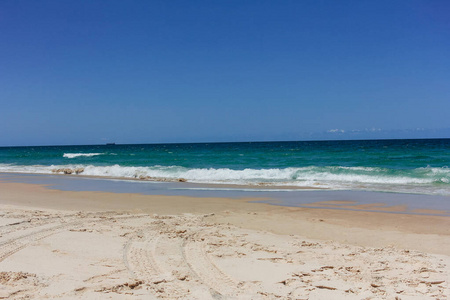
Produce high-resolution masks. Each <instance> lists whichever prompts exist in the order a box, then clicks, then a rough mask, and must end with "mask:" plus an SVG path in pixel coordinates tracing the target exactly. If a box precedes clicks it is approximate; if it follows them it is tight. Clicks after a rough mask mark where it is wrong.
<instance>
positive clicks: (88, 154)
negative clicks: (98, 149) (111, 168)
mask: <svg viewBox="0 0 450 300" xmlns="http://www.w3.org/2000/svg"><path fill="white" fill-rule="evenodd" d="M102 154H105V153H64V155H63V157H65V158H75V157H80V156H84V157H91V156H97V155H102Z"/></svg>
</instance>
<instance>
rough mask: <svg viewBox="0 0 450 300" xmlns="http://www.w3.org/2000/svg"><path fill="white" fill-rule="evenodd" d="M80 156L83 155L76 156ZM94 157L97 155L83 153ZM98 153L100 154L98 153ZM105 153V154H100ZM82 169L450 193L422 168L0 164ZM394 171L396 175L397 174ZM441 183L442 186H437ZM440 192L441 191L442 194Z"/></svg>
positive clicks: (441, 176)
mask: <svg viewBox="0 0 450 300" xmlns="http://www.w3.org/2000/svg"><path fill="white" fill-rule="evenodd" d="M72 154H80V153H72ZM82 154H94V153H82ZM95 154H97V153H95ZM100 154H101V153H100ZM65 168H70V169H72V170H73V169H79V168H83V169H84V171H83V172H82V173H80V174H79V176H80V175H81V176H82V175H90V176H99V177H113V178H141V177H153V178H157V179H167V180H176V179H179V178H184V179H186V180H187V181H189V182H195V183H211V184H237V185H252V186H257V185H260V184H263V185H265V186H298V187H322V188H331V189H360V190H361V189H362V190H384V191H394V192H395V191H397V192H398V191H401V192H405V191H406V192H412V191H413V192H415V193H417V192H419V193H420V192H423V193H439V194H450V184H449V182H450V169H449V168H431V167H427V168H418V169H415V170H403V171H395V172H394V171H393V170H389V169H383V168H375V167H340V166H325V167H317V166H310V167H302V168H284V169H278V168H273V169H244V170H233V169H229V168H217V169H216V168H194V169H190V168H185V167H181V166H151V167H126V166H120V165H111V166H93V165H81V164H67V165H58V166H42V165H33V166H17V165H12V164H0V172H13V173H40V174H51V173H52V172H53V171H54V170H57V169H65ZM393 172H394V173H393ZM436 184H438V185H439V186H436ZM438 191H440V192H438Z"/></svg>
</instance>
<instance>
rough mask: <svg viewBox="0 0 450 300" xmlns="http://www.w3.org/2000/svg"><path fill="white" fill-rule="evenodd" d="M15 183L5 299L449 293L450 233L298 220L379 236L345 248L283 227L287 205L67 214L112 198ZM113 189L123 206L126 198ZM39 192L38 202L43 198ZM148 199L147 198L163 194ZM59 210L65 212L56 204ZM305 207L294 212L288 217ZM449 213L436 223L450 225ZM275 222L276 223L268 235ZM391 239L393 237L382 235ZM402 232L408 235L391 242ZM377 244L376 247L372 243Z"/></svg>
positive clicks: (1, 211) (4, 264)
mask: <svg viewBox="0 0 450 300" xmlns="http://www.w3.org/2000/svg"><path fill="white" fill-rule="evenodd" d="M21 186H22V187H23V186H24V185H23V184H22V185H21ZM17 187H18V186H17V185H14V184H10V183H8V184H4V183H2V188H4V189H3V190H2V191H4V192H3V193H2V194H0V202H1V203H2V204H1V206H0V215H1V222H0V298H11V299H27V298H32V299H54V298H58V299H159V298H161V299H447V298H448V297H449V291H450V289H449V285H448V283H449V280H450V276H449V274H450V270H449V266H450V257H449V256H448V255H445V254H446V253H445V251H446V250H445V245H448V242H449V235H448V234H446V232H439V233H432V232H413V231H417V230H418V229H417V228H416V229H414V230H412V231H411V232H406V230H404V232H400V231H397V232H394V231H391V230H390V229H389V228H379V229H376V228H375V229H374V228H372V229H370V228H362V227H358V226H353V227H352V228H350V227H349V224H347V225H345V226H343V225H340V224H338V223H339V222H338V220H337V219H335V220H334V221H329V220H327V216H330V215H327V214H326V213H324V214H323V215H324V216H325V220H323V219H314V218H311V216H313V215H306V214H304V215H301V214H299V215H297V217H298V216H303V217H305V216H309V217H307V218H306V217H305V219H304V220H302V222H304V223H302V224H309V226H311V227H310V228H315V230H316V231H318V232H316V233H313V234H314V235H315V236H317V237H321V235H320V234H319V231H321V230H322V231H327V230H328V231H329V229H330V228H334V229H335V230H336V231H341V232H342V231H345V228H348V230H349V231H348V232H349V233H353V232H354V233H355V236H356V237H358V232H359V236H361V237H362V236H366V235H367V234H370V232H372V233H374V237H375V239H377V241H372V244H370V243H371V242H370V240H371V239H367V240H364V238H361V240H360V241H359V242H360V244H364V245H363V246H362V245H358V241H356V240H354V241H351V242H350V243H345V242H344V240H343V239H342V236H341V237H338V238H337V239H335V240H333V239H330V238H325V239H323V238H321V239H312V238H310V237H305V235H299V234H293V233H292V234H282V233H289V232H290V230H291V229H292V226H290V222H291V221H292V220H293V219H292V218H291V217H290V216H287V217H286V216H284V215H283V214H280V212H281V210H279V209H278V208H274V210H273V209H272V207H270V206H269V205H264V204H248V203H246V202H245V201H241V200H239V201H238V200H228V201H232V202H233V203H235V204H236V206H235V207H236V209H235V210H233V209H232V210H229V209H223V207H221V208H220V209H219V207H214V206H211V207H203V208H201V209H199V208H197V209H196V210H197V212H188V213H182V212H179V211H178V210H177V209H180V208H179V207H178V208H173V210H174V211H176V213H173V214H171V213H165V214H160V213H159V212H161V211H166V210H167V211H166V212H170V209H171V207H173V202H171V201H167V203H168V204H167V205H168V207H165V208H164V207H162V206H160V207H157V208H155V212H156V213H152V212H151V207H147V208H146V209H143V210H141V211H139V209H134V211H130V210H128V211H126V210H124V209H114V210H110V211H108V210H106V209H105V210H100V209H99V207H91V208H89V207H86V206H85V207H82V209H81V208H80V209H79V210H75V209H67V207H65V206H64V203H66V204H67V203H69V204H70V203H71V201H73V200H76V197H78V198H79V199H82V198H85V199H87V198H89V197H97V198H99V199H103V201H107V199H108V194H107V193H83V192H77V193H71V192H61V191H49V190H46V189H45V188H43V187H40V186H34V185H26V187H27V188H28V190H27V188H25V189H18V188H17ZM39 191H40V193H39ZM46 193H47V194H46ZM96 194H97V195H96ZM42 195H44V196H45V197H46V198H47V200H48V201H49V202H48V203H47V204H48V206H52V207H50V208H49V207H46V208H42V207H41V208H36V205H38V204H39V203H41V202H40V201H43V200H42V198H39V197H42ZM24 196H27V197H28V199H26V200H25V199H24V198H23V197H24ZM116 196H117V197H122V198H123V201H125V202H126V201H127V196H129V195H116ZM18 197H22V198H21V199H22V200H23V201H24V202H23V203H22V204H21V206H18V205H11V203H9V202H11V201H12V200H14V199H15V200H17V199H18ZM33 197H34V198H35V199H37V200H36V202H34V203H33V201H32V200H33ZM86 197H87V198H86ZM142 197H143V198H145V199H147V202H148V201H151V199H154V198H152V197H145V196H142ZM52 198H59V199H60V201H61V202H60V203H59V204H57V203H56V202H52V201H54V200H55V199H52ZM112 198H114V197H112ZM178 198H180V197H178ZM39 199H40V200H39ZM178 200H179V201H181V200H180V199H178ZM26 201H29V204H28V206H27V204H26V203H25V202H26ZM223 201H224V203H227V200H225V199H223ZM19 202H20V201H19ZM182 202H183V203H184V204H185V205H186V209H185V210H186V211H189V209H188V208H187V207H189V206H192V203H190V202H189V201H188V200H186V199H182ZM55 203H56V204H55ZM81 203H82V202H81ZM180 203H181V202H180ZM58 205H60V206H61V207H63V208H65V209H61V208H59V209H58ZM160 205H162V204H160ZM224 205H227V204H224ZM38 206H39V205H38ZM42 206H43V205H42ZM112 206H113V207H114V205H112ZM250 208H254V210H251V209H250ZM182 209H183V208H181V210H182ZM280 209H281V208H280ZM283 209H284V211H285V212H287V211H288V210H287V208H283ZM302 210H303V211H315V212H317V211H320V210H305V209H302ZM302 210H300V209H297V210H295V209H291V213H293V212H295V211H302ZM323 211H324V212H326V211H327V210H323ZM157 213H158V214H157ZM351 213H352V214H353V215H357V214H358V212H351ZM373 215H377V214H373ZM378 215H379V216H380V217H381V216H382V215H383V214H381V213H378ZM356 219H357V218H356ZM446 219H447V218H444V217H442V218H440V219H439V220H441V221H442V220H444V221H442V222H448V221H445V220H446ZM436 220H438V219H436ZM261 224H265V225H264V226H262V225H261ZM272 225H273V228H274V230H270V228H271V227H272ZM397 225H398V224H397ZM397 225H395V226H397ZM305 226H306V225H305ZM294 227H295V226H294ZM397 227H398V228H400V229H402V228H403V227H402V226H397ZM431 227H433V226H431ZM283 228H284V231H283ZM391 229H392V228H391ZM369 230H371V231H369ZM274 232H275V233H274ZM323 234H324V235H323V236H326V234H325V233H323ZM396 234H397V235H396ZM352 235H353V234H352ZM383 236H385V237H386V239H385V240H383V239H380V238H378V237H383ZM399 236H403V237H404V241H399V243H400V244H397V245H394V246H391V245H389V243H390V242H391V241H392V240H394V239H397V238H398V237H399ZM389 237H390V238H389ZM408 240H410V242H408ZM411 241H416V244H417V245H418V247H417V248H418V249H419V248H420V247H421V246H420V244H423V243H432V244H431V245H429V247H428V248H424V249H425V250H427V251H418V250H414V248H415V247H412V249H411V248H408V249H406V248H405V247H404V245H409V244H408V243H410V244H411V245H413V243H412V242H411ZM437 241H439V242H440V243H441V244H438V242H437ZM434 242H436V243H435V244H433V243H434ZM377 243H379V246H377V247H371V246H368V245H377ZM402 245H403V246H402ZM440 246H442V247H444V248H442V247H440ZM439 248H440V249H439ZM420 249H422V248H420ZM443 249H444V250H443ZM434 250H436V251H434ZM443 251H444V252H443Z"/></svg>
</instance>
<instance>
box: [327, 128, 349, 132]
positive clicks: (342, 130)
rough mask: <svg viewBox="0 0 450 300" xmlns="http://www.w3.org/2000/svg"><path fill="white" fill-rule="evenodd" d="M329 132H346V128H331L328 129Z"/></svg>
mask: <svg viewBox="0 0 450 300" xmlns="http://www.w3.org/2000/svg"><path fill="white" fill-rule="evenodd" d="M327 132H328V133H344V132H345V130H344V129H330V130H327Z"/></svg>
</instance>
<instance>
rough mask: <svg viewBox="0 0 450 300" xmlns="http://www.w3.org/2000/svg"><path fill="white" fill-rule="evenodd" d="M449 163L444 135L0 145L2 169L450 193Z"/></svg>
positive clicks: (449, 141)
mask: <svg viewBox="0 0 450 300" xmlns="http://www.w3.org/2000/svg"><path fill="white" fill-rule="evenodd" d="M449 166H450V139H428V140H372V141H317V142H261V143H202V144H147V145H93V146H51V147H3V148H0V172H4V173H7V172H10V173H39V174H50V173H52V172H53V171H55V170H57V169H71V170H75V169H78V170H79V171H80V170H82V172H81V173H79V174H78V175H77V176H85V175H89V176H101V177H117V178H121V179H126V178H130V179H131V178H141V179H144V180H167V181H177V180H179V179H181V178H183V179H184V180H186V181H188V182H193V183H207V184H208V183H214V184H241V185H251V186H261V185H264V186H269V187H273V188H277V187H279V186H293V187H310V188H329V189H336V190H371V191H389V192H407V193H422V194H438V195H450V169H449V168H448V167H449ZM60 173H62V171H60Z"/></svg>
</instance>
